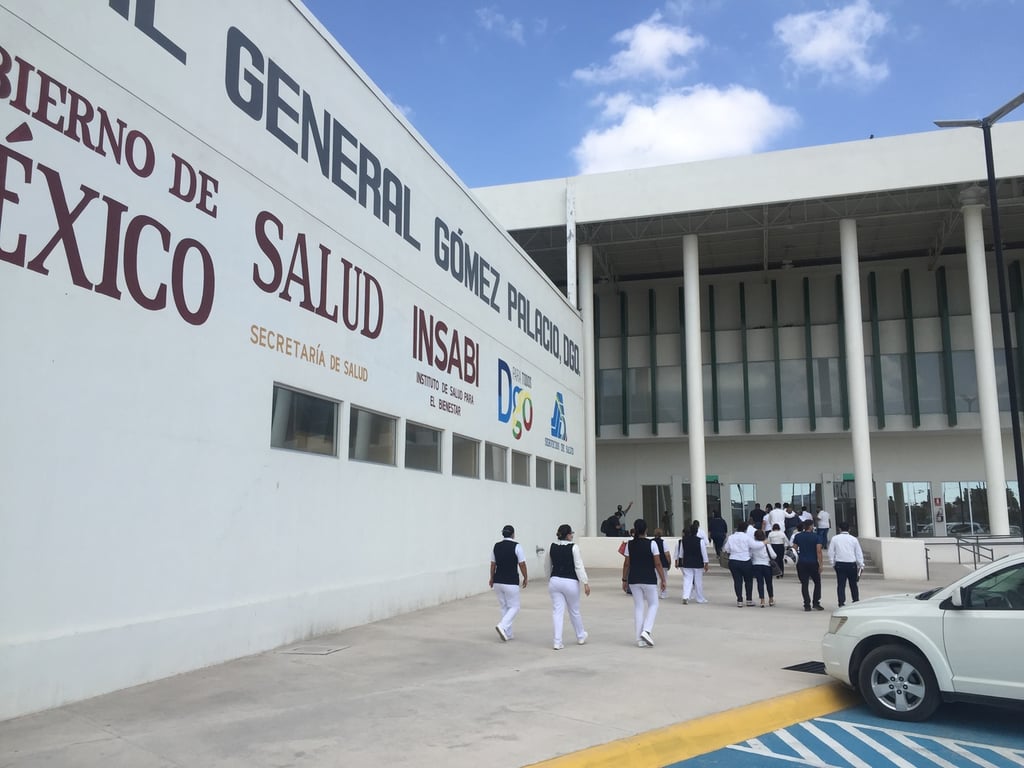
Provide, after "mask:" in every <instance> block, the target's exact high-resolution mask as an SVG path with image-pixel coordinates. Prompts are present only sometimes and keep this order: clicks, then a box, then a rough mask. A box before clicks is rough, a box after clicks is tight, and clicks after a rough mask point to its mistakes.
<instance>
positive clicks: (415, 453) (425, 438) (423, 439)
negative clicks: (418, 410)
mask: <svg viewBox="0 0 1024 768" xmlns="http://www.w3.org/2000/svg"><path fill="white" fill-rule="evenodd" d="M405 466H406V468H408V469H423V470H426V471H428V472H440V471H441V430H439V429H434V428H433V427H427V426H424V425H423V424H414V423H413V422H411V421H408V422H406V424H405Z"/></svg>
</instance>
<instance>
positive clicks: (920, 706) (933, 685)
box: [857, 645, 942, 722]
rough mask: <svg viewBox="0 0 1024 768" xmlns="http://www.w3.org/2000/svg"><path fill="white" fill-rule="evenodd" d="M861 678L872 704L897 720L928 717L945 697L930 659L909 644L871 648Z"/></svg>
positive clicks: (865, 658) (883, 713)
mask: <svg viewBox="0 0 1024 768" xmlns="http://www.w3.org/2000/svg"><path fill="white" fill-rule="evenodd" d="M857 678H858V679H857V684H858V687H859V688H860V693H861V696H863V697H864V701H865V703H867V705H868V707H869V708H870V709H871V710H872V711H873V712H874V713H875V714H878V715H881V716H882V717H888V718H892V719H893V720H903V721H907V722H920V721H921V720H927V719H928V718H929V717H931V716H932V714H933V713H934V712H935V710H936V709H937V708H938V706H939V704H940V703H941V701H942V698H941V696H940V695H939V685H938V683H937V682H935V674H934V673H933V672H932V668H931V666H930V665H929V664H928V661H927V660H926V659H925V658H924V656H922V655H921V654H920V653H918V652H917V651H916V650H914V649H913V648H909V647H907V646H905V645H883V646H881V647H879V648H876V649H875V650H873V651H871V652H870V653H869V654H868V655H867V656H865V657H864V661H863V662H862V663H861V665H860V670H859V672H858V675H857Z"/></svg>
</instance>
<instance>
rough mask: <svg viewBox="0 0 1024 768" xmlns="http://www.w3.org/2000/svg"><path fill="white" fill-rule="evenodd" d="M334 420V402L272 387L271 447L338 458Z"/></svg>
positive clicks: (336, 409)
mask: <svg viewBox="0 0 1024 768" xmlns="http://www.w3.org/2000/svg"><path fill="white" fill-rule="evenodd" d="M337 419H338V404H337V403H335V402H334V401H332V400H324V399H323V398H320V397H314V396H313V395H307V394H305V393H303V392H296V391H295V390H292V389H287V388H286V387H279V386H276V385H275V386H274V395H273V402H272V404H271V408H270V445H271V447H272V448H288V449H290V450H293V451H306V452H307V453H320V454H324V455H326V456H337V455H338V451H337V446H336V438H337V430H336V427H335V425H336V424H337Z"/></svg>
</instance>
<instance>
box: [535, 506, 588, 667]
mask: <svg viewBox="0 0 1024 768" xmlns="http://www.w3.org/2000/svg"><path fill="white" fill-rule="evenodd" d="M555 535H556V537H557V541H554V542H552V544H551V546H550V547H549V548H548V556H547V557H546V558H545V559H544V570H545V572H546V573H547V574H548V576H550V579H549V580H548V594H550V595H551V622H552V624H553V625H554V630H555V639H554V642H553V644H552V647H553V648H554V649H555V650H556V651H560V650H562V649H563V648H564V647H565V646H564V645H563V644H562V626H563V625H564V623H565V609H566V608H567V607H568V609H569V621H571V622H572V628H573V629H574V630H575V631H576V642H577V644H579V645H583V644H584V643H585V642H587V632H586V630H584V629H583V617H582V616H581V615H580V584H582V585H583V591H584V593H585V594H587V595H588V596H589V595H590V582H589V580H588V579H587V569H586V568H584V567H583V558H582V557H580V548H579V547H578V546H576V545H575V544H573V541H572V537H573V530H572V526H570V525H568V524H566V523H563V524H562V525H560V526H558V532H557V533H556V534H555Z"/></svg>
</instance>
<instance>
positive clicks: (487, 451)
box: [484, 443, 508, 483]
mask: <svg viewBox="0 0 1024 768" xmlns="http://www.w3.org/2000/svg"><path fill="white" fill-rule="evenodd" d="M507 457H508V449H507V448H505V447H504V446H503V445H496V444H495V443H485V444H484V477H485V478H486V479H488V480H497V481H499V482H502V483H504V482H506V481H507V480H508V470H507V469H506V468H505V465H506V459H507Z"/></svg>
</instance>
